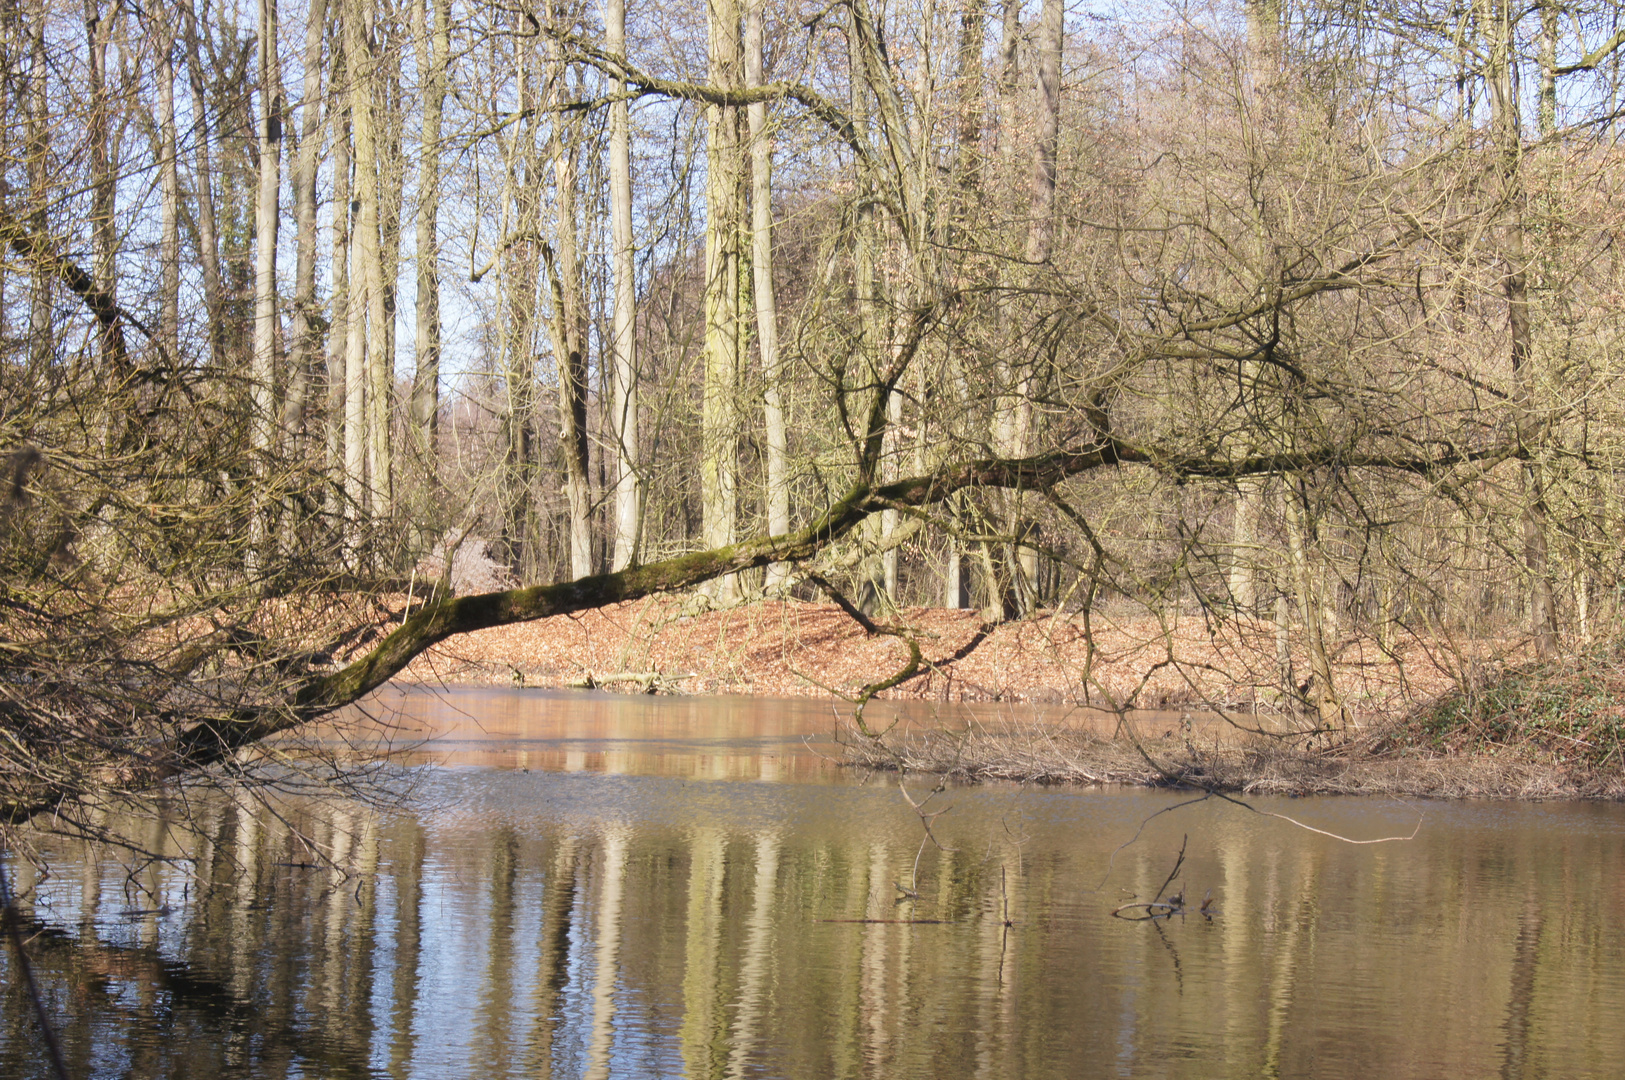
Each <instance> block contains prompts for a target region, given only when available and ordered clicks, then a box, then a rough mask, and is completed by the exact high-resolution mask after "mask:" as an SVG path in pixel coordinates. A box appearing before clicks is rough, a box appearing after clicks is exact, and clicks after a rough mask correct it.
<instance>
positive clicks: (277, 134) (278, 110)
mask: <svg viewBox="0 0 1625 1080" xmlns="http://www.w3.org/2000/svg"><path fill="white" fill-rule="evenodd" d="M276 5H277V0H260V6H259V11H260V15H259V84H260V85H259V90H260V95H259V99H260V100H259V117H258V124H257V127H258V128H259V132H258V134H259V190H258V194H257V196H256V199H255V205H254V358H253V362H252V366H251V368H250V371H249V386H250V394H251V398H252V401H253V413H252V415H251V416H250V418H249V424H250V431H251V433H252V436H251V437H252V445H253V448H254V455H255V459H256V460H255V465H254V468H255V473H256V477H257V479H259V480H260V481H261V482H262V483H263V481H264V480H265V478H266V477H267V476H268V475H269V471H270V457H271V455H272V454H273V453H274V452H275V450H276V442H277V415H276V346H277V337H278V333H277V330H278V326H277V310H276V244H277V224H278V222H279V220H280V215H279V213H278V206H277V199H278V195H279V193H280V190H281V184H282V63H281V60H280V58H279V57H278V54H277V7H276ZM256 502H257V505H258V507H259V508H258V509H257V510H256V512H255V515H254V521H253V525H252V532H253V535H252V537H251V539H250V546H251V548H252V550H251V555H252V557H253V558H254V559H255V560H257V561H256V564H255V565H260V566H263V565H264V563H265V552H263V551H261V550H260V548H261V546H262V545H264V544H265V543H266V542H268V537H269V531H268V529H267V527H266V520H265V515H266V513H267V510H266V505H267V504H266V503H265V502H263V501H260V500H259V499H257V500H256Z"/></svg>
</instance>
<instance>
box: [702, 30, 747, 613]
mask: <svg viewBox="0 0 1625 1080" xmlns="http://www.w3.org/2000/svg"><path fill="white" fill-rule="evenodd" d="M706 14H707V22H706V26H707V42H708V49H707V52H708V58H709V75H710V82H711V85H712V86H715V87H718V88H721V89H726V90H735V89H738V88H739V86H740V84H741V78H740V76H741V70H740V67H741V59H742V57H741V55H740V54H741V53H742V52H743V49H742V48H741V46H740V36H739V5H738V3H737V0H708V3H707V6H706ZM705 112H706V120H707V137H706V164H707V175H706V184H705V210H706V223H705V361H704V363H705V376H704V386H703V389H702V398H701V414H700V503H701V526H700V532H701V538H700V540H701V543H702V544H703V545H704V546H705V547H707V548H716V547H725V546H727V545H729V544H732V543H733V542H734V539H735V530H736V527H737V525H736V516H737V503H738V491H737V488H738V475H737V474H738V457H739V402H738V395H739V342H740V337H741V334H740V329H741V328H740V312H739V292H740V289H739V284H740V271H741V265H740V261H741V257H742V255H743V252H742V250H741V247H742V243H741V241H742V233H743V230H742V228H741V220H740V217H741V215H740V212H739V188H740V181H741V178H742V177H741V172H742V162H741V155H740V145H739V144H740V137H739V136H740V133H739V108H738V107H737V106H731V105H716V104H711V105H707V106H706V110H705ZM737 588H738V584H737V581H736V579H735V578H734V577H733V576H732V575H728V576H726V577H723V578H719V579H717V580H716V581H715V582H714V583H713V584H711V585H710V586H709V590H710V595H711V596H712V598H713V599H716V600H719V601H723V602H726V601H729V600H732V599H733V597H734V595H735V592H736V590H737Z"/></svg>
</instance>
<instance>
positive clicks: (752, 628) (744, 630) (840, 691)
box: [404, 599, 1504, 721]
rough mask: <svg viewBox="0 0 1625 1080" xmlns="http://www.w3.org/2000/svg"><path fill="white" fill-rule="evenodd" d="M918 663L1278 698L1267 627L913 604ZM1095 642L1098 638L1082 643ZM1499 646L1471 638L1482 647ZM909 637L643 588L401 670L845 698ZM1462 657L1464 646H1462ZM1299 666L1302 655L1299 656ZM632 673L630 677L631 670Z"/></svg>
mask: <svg viewBox="0 0 1625 1080" xmlns="http://www.w3.org/2000/svg"><path fill="white" fill-rule="evenodd" d="M894 619H895V621H897V622H900V623H903V624H906V625H907V626H909V627H911V628H912V629H913V631H914V632H915V634H916V640H917V641H918V642H919V645H920V651H921V653H922V655H923V657H924V659H925V661H926V663H925V665H924V666H923V667H922V669H921V671H920V673H919V674H918V675H917V676H916V677H915V678H913V679H910V680H909V681H908V682H906V683H904V684H902V685H901V686H899V687H897V688H895V689H893V690H889V691H887V692H886V693H885V694H884V695H882V697H883V698H891V699H902V700H922V701H942V702H1005V703H1015V704H1038V705H1062V706H1064V705H1074V706H1085V707H1094V708H1117V707H1123V708H1140V709H1166V708H1187V707H1188V708H1209V707H1213V706H1221V707H1226V708H1236V709H1245V710H1265V711H1268V710H1270V709H1274V708H1278V706H1279V692H1278V690H1277V687H1278V686H1279V683H1280V679H1279V670H1280V669H1279V663H1278V660H1277V643H1276V637H1275V626H1274V624H1273V623H1269V622H1262V621H1255V620H1242V621H1240V622H1229V621H1227V622H1225V623H1223V624H1219V623H1215V622H1212V621H1211V620H1207V619H1204V618H1203V617H1202V616H1201V615H1200V614H1197V615H1187V616H1183V617H1175V618H1171V619H1169V620H1167V621H1163V622H1159V621H1158V620H1155V619H1151V618H1147V617H1144V616H1134V617H1113V616H1112V615H1111V614H1109V613H1097V614H1096V615H1095V616H1094V617H1093V619H1092V621H1091V623H1090V625H1089V628H1088V629H1089V631H1090V633H1089V634H1087V635H1086V634H1085V627H1084V624H1083V622H1082V620H1081V618H1080V617H1079V616H1076V615H1065V616H1054V615H1049V614H1040V615H1037V616H1035V617H1033V618H1030V619H1024V620H1021V621H1019V622H1010V623H1003V624H1000V625H997V626H988V625H985V624H983V623H982V621H981V618H980V616H979V615H978V613H976V612H974V611H953V610H948V609H942V608H910V609H906V610H904V611H902V612H900V613H898V614H897V615H896V616H895V617H894ZM1091 646H1092V648H1091ZM1503 647H1504V645H1503V643H1498V642H1485V643H1481V644H1480V645H1479V646H1478V647H1477V649H1478V654H1479V655H1482V656H1486V657H1487V656H1489V655H1492V654H1493V653H1494V652H1495V650H1497V649H1499V648H1503ZM1336 652H1337V655H1336V659H1335V662H1334V671H1333V677H1334V678H1335V679H1336V681H1337V685H1338V689H1339V691H1340V693H1341V694H1343V696H1344V698H1345V700H1346V701H1347V703H1348V705H1349V707H1350V708H1351V709H1352V710H1353V711H1354V714H1355V716H1356V718H1357V719H1359V720H1362V721H1363V720H1367V719H1375V718H1377V717H1386V716H1397V715H1401V714H1403V713H1404V712H1406V711H1408V710H1409V709H1410V708H1412V707H1413V706H1414V705H1415V704H1416V703H1417V702H1420V701H1425V700H1429V699H1431V698H1434V697H1436V696H1438V695H1440V694H1442V693H1444V692H1445V691H1446V690H1447V689H1449V688H1450V687H1451V686H1452V685H1453V684H1454V682H1455V679H1454V677H1453V676H1452V674H1451V670H1450V669H1451V665H1452V664H1458V663H1460V662H1461V661H1462V660H1463V657H1462V656H1461V655H1460V652H1459V650H1457V651H1452V650H1447V649H1440V648H1438V647H1437V645H1436V644H1435V643H1431V642H1424V641H1419V640H1412V641H1408V642H1404V643H1401V644H1398V645H1396V646H1394V647H1393V648H1392V650H1391V651H1390V652H1387V653H1385V652H1383V651H1382V650H1381V649H1379V648H1378V647H1377V646H1376V644H1375V643H1374V642H1371V641H1367V640H1361V639H1351V640H1349V641H1347V642H1344V643H1342V644H1341V645H1340V646H1339V647H1338V649H1337V650H1336ZM907 659H908V649H907V646H906V645H905V644H904V643H903V642H902V641H900V640H899V639H897V638H895V637H887V636H874V637H871V636H869V635H867V634H865V632H864V630H863V628H862V627H860V626H859V625H858V624H857V623H855V622H854V621H853V620H852V619H851V618H849V617H848V616H847V615H846V614H845V613H843V612H842V611H841V610H840V609H839V608H838V607H836V606H835V605H834V604H806V603H799V602H794V601H787V602H772V603H762V604H753V605H748V606H742V607H736V608H733V609H731V610H727V611H713V612H703V613H700V614H692V615H691V614H685V613H684V609H683V607H682V605H681V604H680V603H679V602H677V601H675V600H653V599H651V600H644V601H639V602H636V603H630V604H621V605H617V606H613V607H607V608H603V609H600V610H596V611H589V612H585V613H582V614H580V615H572V616H559V617H556V618H551V619H540V620H537V621H535V622H530V623H523V624H519V625H515V626H504V627H497V628H493V629H490V630H482V631H479V632H477V633H472V634H466V635H462V636H459V637H457V638H455V639H452V640H450V641H446V642H443V643H441V644H439V645H437V646H435V647H434V648H432V649H430V650H429V651H428V652H427V653H425V654H424V655H423V656H422V657H420V658H419V659H418V660H417V661H415V662H414V663H413V664H412V665H411V666H410V667H409V668H408V669H407V670H406V672H405V673H404V678H405V680H406V681H409V682H419V683H428V684H433V683H436V682H448V683H498V684H502V683H514V684H519V685H525V686H542V687H564V686H581V685H600V684H601V685H606V686H608V687H610V688H615V687H616V686H617V685H620V686H623V687H625V688H627V689H634V690H635V689H638V688H640V687H641V686H643V685H644V684H646V683H653V684H655V686H657V687H658V688H662V689H668V690H672V691H676V692H683V693H703V694H754V695H760V696H768V697H802V696H812V697H827V698H839V697H842V696H851V695H853V694H856V693H857V692H858V691H859V690H860V689H861V688H862V687H863V686H864V685H865V684H867V683H870V682H873V681H875V680H878V679H881V678H884V677H885V676H887V675H890V674H892V673H893V672H896V671H898V670H899V669H901V668H902V667H903V665H904V664H905V663H906V662H907ZM1466 659H1467V660H1468V661H1471V659H1472V657H1470V656H1469V657H1467V658H1466ZM1295 664H1296V667H1297V669H1298V670H1299V671H1300V672H1305V673H1306V672H1307V670H1308V664H1307V660H1305V659H1303V658H1298V659H1297V660H1296V661H1295ZM628 676H630V677H631V678H625V677H628Z"/></svg>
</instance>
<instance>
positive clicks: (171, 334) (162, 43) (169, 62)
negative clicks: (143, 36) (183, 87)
mask: <svg viewBox="0 0 1625 1080" xmlns="http://www.w3.org/2000/svg"><path fill="white" fill-rule="evenodd" d="M157 16H158V19H157V21H158V25H157V26H156V27H155V29H156V30H157V45H158V57H157V59H158V63H157V69H158V70H157V73H156V77H157V80H158V188H159V197H160V208H159V226H158V230H159V256H158V257H159V282H158V313H159V314H158V338H159V342H160V343H161V344H162V345H163V347H164V351H165V352H167V353H168V354H169V359H170V362H172V363H174V362H177V361H178V358H179V355H180V337H181V314H180V304H181V225H180V216H181V215H180V209H181V178H180V164H179V162H177V161H176V160H175V155H176V152H177V150H176V144H177V139H176V138H175V24H174V21H173V19H172V17H171V12H169V11H167V10H164V9H158V10H157ZM106 284H111V282H106Z"/></svg>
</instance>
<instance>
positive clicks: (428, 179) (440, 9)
mask: <svg viewBox="0 0 1625 1080" xmlns="http://www.w3.org/2000/svg"><path fill="white" fill-rule="evenodd" d="M425 6H427V7H428V8H430V9H432V10H433V13H434V16H433V25H432V26H425V22H426V15H425V11H424V8H425ZM412 11H413V18H414V20H415V21H416V22H417V29H416V33H414V34H413V35H412V36H413V39H414V40H415V41H416V42H417V63H418V71H419V72H421V73H423V74H422V77H423V127H422V131H421V133H420V135H419V139H418V145H419V150H418V155H419V156H418V202H417V221H416V225H417V301H416V309H415V312H414V314H415V316H416V320H417V325H416V352H417V368H416V371H415V372H414V375H413V379H412V424H413V427H414V428H415V430H416V432H417V440H418V452H419V454H420V455H421V456H422V464H421V469H422V472H423V475H424V476H425V478H426V479H427V480H428V482H429V485H430V489H431V490H432V489H433V484H434V478H435V476H436V468H435V463H436V451H435V437H436V432H437V431H438V430H439V418H440V220H439V215H440V138H441V124H442V117H443V115H444V111H445V101H446V64H447V61H448V58H449V56H450V53H451V3H450V0H414V2H413V6H412Z"/></svg>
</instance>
